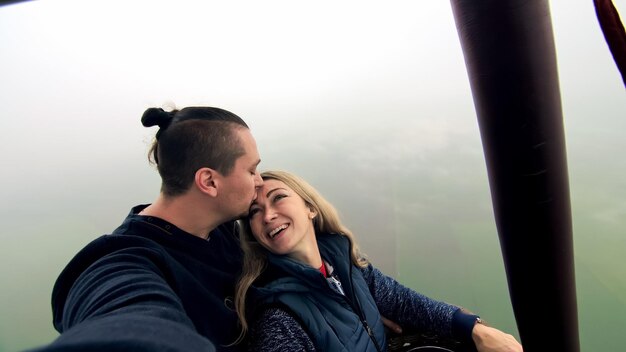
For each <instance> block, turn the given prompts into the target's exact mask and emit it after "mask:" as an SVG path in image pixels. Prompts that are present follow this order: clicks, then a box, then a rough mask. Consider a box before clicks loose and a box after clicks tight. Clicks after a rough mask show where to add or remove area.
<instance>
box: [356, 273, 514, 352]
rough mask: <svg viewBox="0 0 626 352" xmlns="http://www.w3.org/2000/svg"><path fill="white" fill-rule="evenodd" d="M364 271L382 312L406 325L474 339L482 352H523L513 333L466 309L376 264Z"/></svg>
mask: <svg viewBox="0 0 626 352" xmlns="http://www.w3.org/2000/svg"><path fill="white" fill-rule="evenodd" d="M361 272H362V273H363V276H364V278H365V281H366V282H367V285H368V286H369V288H370V292H371V293H372V296H373V297H374V300H375V301H376V305H377V306H378V309H379V311H380V314H381V315H382V316H383V317H385V318H388V319H390V320H391V321H392V322H396V323H398V324H400V325H401V326H402V327H405V328H406V327H408V328H412V329H416V330H417V331H424V332H431V333H435V334H436V335H438V336H441V337H452V338H454V339H456V340H458V341H463V342H469V343H471V342H473V343H474V344H475V346H476V349H477V350H478V351H479V352H509V351H510V352H521V351H522V346H521V345H520V344H519V342H517V340H516V339H515V338H514V337H513V336H512V335H509V334H506V333H504V332H502V331H500V330H498V329H495V328H492V327H489V326H487V325H484V324H476V321H477V320H476V318H477V316H476V315H473V314H472V313H469V312H467V311H465V310H464V309H462V308H460V307H457V306H454V305H451V304H448V303H445V302H440V301H436V300H433V299H431V298H428V297H426V296H424V295H421V294H419V293H417V292H415V291H413V290H411V289H410V288H408V287H405V286H403V285H401V284H400V283H398V282H397V281H396V280H394V279H393V278H391V277H389V276H386V275H385V274H383V273H382V272H381V271H380V270H378V269H376V268H374V267H373V266H372V265H369V266H367V267H366V268H362V269H361Z"/></svg>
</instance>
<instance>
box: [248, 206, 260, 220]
mask: <svg viewBox="0 0 626 352" xmlns="http://www.w3.org/2000/svg"><path fill="white" fill-rule="evenodd" d="M260 210H261V209H259V207H251V208H250V210H248V218H252V217H253V216H254V215H256V214H258V213H259V211H260Z"/></svg>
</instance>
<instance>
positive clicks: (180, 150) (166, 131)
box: [141, 107, 248, 196]
mask: <svg viewBox="0 0 626 352" xmlns="http://www.w3.org/2000/svg"><path fill="white" fill-rule="evenodd" d="M141 123H142V124H143V125H144V126H146V127H150V126H159V131H158V132H157V133H156V136H155V140H154V142H153V144H152V147H151V148H150V152H149V158H150V161H151V162H153V163H154V164H156V166H157V169H158V171H159V174H160V175H161V179H162V184H161V192H162V193H163V194H164V195H166V196H176V195H180V194H183V193H185V192H186V191H187V190H188V189H189V187H190V186H191V184H192V183H193V180H194V177H195V173H196V171H198V169H200V168H203V167H209V168H211V169H214V170H216V171H218V172H219V173H221V174H223V175H226V176H227V175H228V174H229V173H230V172H231V171H232V169H233V166H234V165H235V161H236V160H237V159H238V158H239V157H240V156H242V155H243V154H244V153H245V151H244V149H243V147H242V145H241V141H240V140H239V138H238V137H237V135H236V134H235V131H236V129H238V128H248V125H247V124H246V123H245V122H244V121H243V120H242V119H241V118H240V117H239V116H237V115H235V114H233V113H232V112H230V111H226V110H223V109H220V108H214V107H187V108H184V109H182V110H173V111H169V112H167V111H164V110H163V109H161V108H149V109H147V110H146V111H145V112H144V114H143V116H142V118H141Z"/></svg>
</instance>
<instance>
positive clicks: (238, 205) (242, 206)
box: [222, 128, 263, 219]
mask: <svg viewBox="0 0 626 352" xmlns="http://www.w3.org/2000/svg"><path fill="white" fill-rule="evenodd" d="M235 135H236V136H237V137H238V138H239V141H240V143H241V146H242V147H243V149H244V151H245V154H244V155H242V156H240V157H239V158H238V159H237V161H235V165H234V167H233V169H232V171H231V172H230V174H228V176H226V177H224V180H223V181H224V187H223V188H222V190H223V191H222V192H224V193H223V194H224V198H223V199H224V202H223V203H222V204H223V205H224V207H225V209H227V211H228V215H229V216H232V218H233V219H234V218H238V217H242V216H246V215H247V214H248V210H249V209H250V205H251V204H252V202H253V201H254V199H256V190H257V188H259V187H261V185H263V180H262V179H261V176H260V175H259V173H258V172H257V166H258V165H259V163H260V162H261V159H260V157H259V151H258V150H257V147H256V141H255V140H254V137H252V133H250V130H248V129H247V128H238V129H237V130H236V131H235Z"/></svg>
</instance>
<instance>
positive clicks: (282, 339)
mask: <svg viewBox="0 0 626 352" xmlns="http://www.w3.org/2000/svg"><path fill="white" fill-rule="evenodd" d="M248 337H249V338H248V341H249V344H248V351H254V352H315V347H314V346H313V342H312V341H311V338H309V335H307V333H306V331H304V329H303V328H302V326H301V325H300V323H299V322H298V321H297V320H296V319H294V317H293V316H291V315H290V314H289V313H287V312H286V311H284V310H282V309H279V308H270V309H267V310H266V311H265V312H263V313H262V314H261V315H259V317H258V319H256V320H255V321H254V322H252V326H251V327H250V334H249V336H248Z"/></svg>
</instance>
